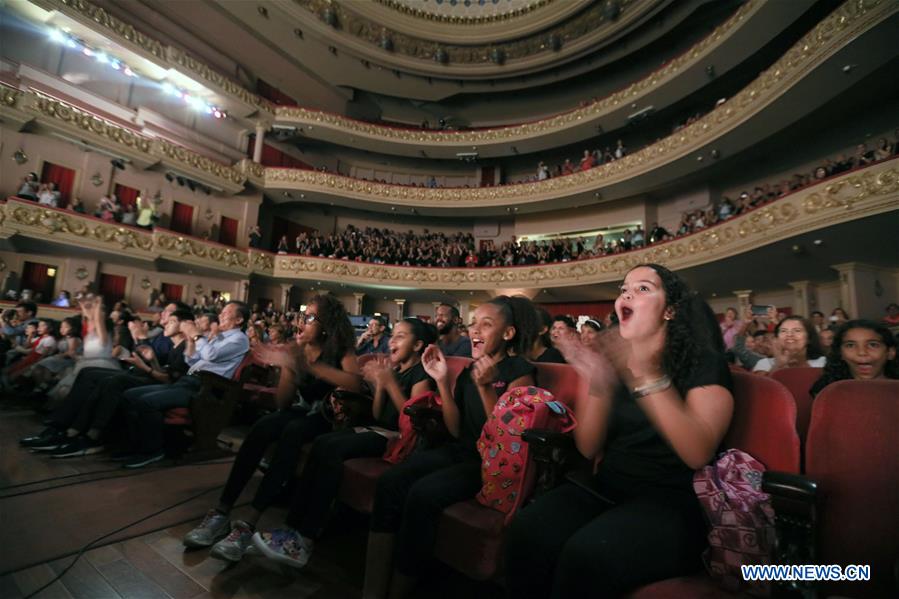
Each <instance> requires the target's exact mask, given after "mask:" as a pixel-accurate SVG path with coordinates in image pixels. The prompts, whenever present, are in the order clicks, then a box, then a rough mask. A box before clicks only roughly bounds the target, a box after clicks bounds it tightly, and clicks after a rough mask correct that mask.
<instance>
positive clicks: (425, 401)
mask: <svg viewBox="0 0 899 599" xmlns="http://www.w3.org/2000/svg"><path fill="white" fill-rule="evenodd" d="M418 405H423V406H426V407H429V408H439V407H440V406H441V402H440V395H439V394H438V393H434V392H433V391H428V392H427V393H422V394H421V395H417V396H415V397H413V398H411V399H409V400H407V401H406V403H404V404H403V411H401V412H400V418H399V431H400V435H399V437H395V438H393V439H391V440H390V441H388V442H387V450H386V451H385V452H384V456H383V459H384V460H386V461H388V462H390V463H391V464H399V463H400V462H402V461H403V460H405V459H406V458H407V457H409V454H411V453H412V452H413V451H415V448H416V447H418V433H417V432H416V430H415V429H414V428H412V419H411V418H410V417H409V416H408V415H407V414H406V412H405V409H406V408H407V407H409V406H418Z"/></svg>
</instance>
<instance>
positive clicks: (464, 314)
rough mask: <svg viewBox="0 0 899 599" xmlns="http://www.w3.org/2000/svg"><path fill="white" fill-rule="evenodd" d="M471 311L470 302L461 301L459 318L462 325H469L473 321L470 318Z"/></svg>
mask: <svg viewBox="0 0 899 599" xmlns="http://www.w3.org/2000/svg"><path fill="white" fill-rule="evenodd" d="M470 311H471V304H470V303H469V301H468V300H459V318H461V319H462V324H464V325H466V326H467V325H468V323H469V321H470V320H471V318H470V316H469V314H468V313H469V312H470Z"/></svg>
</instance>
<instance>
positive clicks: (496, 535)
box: [434, 363, 587, 580]
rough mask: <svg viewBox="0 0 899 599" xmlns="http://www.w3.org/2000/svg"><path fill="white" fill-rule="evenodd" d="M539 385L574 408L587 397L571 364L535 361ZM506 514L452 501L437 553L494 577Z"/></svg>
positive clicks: (466, 570)
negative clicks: (580, 399) (579, 400)
mask: <svg viewBox="0 0 899 599" xmlns="http://www.w3.org/2000/svg"><path fill="white" fill-rule="evenodd" d="M535 366H536V367H537V385H538V386H539V387H542V388H544V389H548V390H549V391H552V393H553V395H554V396H555V398H556V400H558V401H560V402H562V403H564V404H565V405H567V406H568V407H570V408H572V409H574V408H575V404H576V403H577V401H578V398H581V397H586V395H587V381H585V380H584V379H582V378H581V376H580V375H579V374H578V373H577V371H576V370H575V369H574V368H573V367H572V366H569V365H568V364H543V363H538V364H535ZM504 532H505V514H503V513H501V512H498V511H496V510H492V509H490V508H488V507H484V506H483V505H481V504H480V503H478V502H477V501H476V500H474V499H471V500H468V501H463V502H461V503H457V504H455V505H451V506H450V507H448V508H447V509H446V510H444V511H443V514H442V515H441V517H440V524H439V528H438V532H437V544H436V546H435V548H434V555H435V556H436V557H437V559H439V560H440V561H442V562H444V563H445V564H448V565H449V566H451V567H453V568H454V569H456V570H458V571H459V572H462V573H463V574H465V575H466V576H468V577H470V578H473V579H475V580H488V579H491V578H494V577H495V576H496V575H497V574H498V573H499V572H501V569H502V547H503V536H504Z"/></svg>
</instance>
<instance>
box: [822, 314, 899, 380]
mask: <svg viewBox="0 0 899 599" xmlns="http://www.w3.org/2000/svg"><path fill="white" fill-rule="evenodd" d="M880 378H888V379H899V363H897V362H896V338H895V337H893V335H892V334H891V333H890V330H889V329H888V328H886V327H885V326H883V325H882V324H878V323H876V322H874V321H872V320H850V321H848V322H846V323H845V324H843V326H841V327H840V328H839V329H837V332H836V333H835V334H834V338H833V345H831V346H830V355H829V356H828V357H827V365H826V366H825V367H824V373H823V374H822V375H821V378H820V379H818V380H817V381H816V382H815V384H814V385H812V388H811V394H812V395H813V396H815V395H818V393H820V392H821V390H822V389H824V387H826V386H827V385H829V384H831V383H835V382H836V381H844V380H848V379H855V380H871V379H880Z"/></svg>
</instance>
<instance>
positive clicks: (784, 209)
mask: <svg viewBox="0 0 899 599" xmlns="http://www.w3.org/2000/svg"><path fill="white" fill-rule="evenodd" d="M897 210H899V158H892V159H889V160H885V161H882V162H879V163H875V164H872V165H870V166H868V167H865V168H861V169H858V170H855V171H852V172H849V173H846V174H844V175H841V176H837V177H834V178H832V179H828V180H826V181H822V182H820V183H818V184H816V185H812V186H810V187H806V188H804V189H801V190H799V191H796V192H794V193H792V194H789V195H786V196H784V197H782V198H780V199H777V200H774V201H773V202H771V203H768V204H765V205H763V206H761V207H759V208H756V209H754V210H751V211H749V212H746V213H744V214H742V215H740V216H738V217H735V218H731V219H729V220H726V221H724V222H722V223H720V224H718V225H715V226H713V227H709V228H707V229H704V230H702V231H700V232H697V233H694V234H691V235H688V236H685V237H681V238H678V239H674V240H672V241H667V242H663V243H658V244H654V245H651V246H649V247H646V248H643V249H638V250H632V251H628V252H624V253H620V254H614V255H609V256H603V257H597V258H590V259H586V260H578V261H574V262H564V263H558V264H545V265H533V266H512V267H491V268H422V267H403V266H387V265H382V264H369V263H362V262H349V261H345V260H336V259H327V258H312V257H307V256H291V255H275V254H272V253H270V252H265V251H260V250H242V249H235V248H231V247H227V246H222V245H220V244H216V243H212V242H208V241H203V240H201V239H196V238H192V237H188V236H184V235H179V234H177V233H173V232H171V231H167V230H164V229H157V230H155V231H152V232H150V231H145V230H142V229H137V228H134V227H127V226H122V225H117V224H114V223H107V222H104V221H101V220H99V219H96V218H93V217H90V216H84V215H79V214H75V213H72V212H68V211H65V210H59V209H54V208H45V207H42V206H39V205H36V204H35V203H33V202H28V201H25V200H21V199H18V198H10V199H9V200H8V201H7V202H6V203H5V204H3V206H2V210H0V240H3V243H5V244H8V245H12V246H13V247H17V248H18V247H19V246H20V245H21V246H23V247H34V246H35V245H38V246H39V247H40V249H41V251H42V252H43V253H48V252H54V251H58V252H66V253H72V252H76V253H77V252H90V253H91V254H92V255H99V256H101V257H102V256H107V257H108V258H109V259H110V260H111V261H127V262H129V263H133V264H136V265H139V266H143V267H144V268H158V267H165V268H172V269H187V268H190V269H191V270H192V272H198V273H211V274H214V275H216V276H226V277H231V278H240V279H246V278H248V277H251V276H261V277H266V278H274V279H276V280H278V281H280V282H294V281H295V282H301V281H317V282H319V284H320V282H322V281H325V282H331V283H339V284H344V285H348V286H353V287H357V288H360V289H366V288H376V289H381V290H383V289H385V288H388V289H395V290H398V291H399V290H409V289H425V290H439V291H483V290H508V289H516V290H527V289H547V288H564V287H573V286H583V285H592V284H601V283H610V282H614V281H617V280H620V278H621V276H622V275H623V274H624V273H625V272H626V271H627V270H628V269H630V268H632V267H633V266H635V265H637V264H641V263H645V262H657V263H661V264H664V265H666V266H668V267H669V268H672V269H676V270H683V269H688V268H693V267H698V266H702V265H704V264H709V263H712V262H716V261H719V260H722V259H725V258H729V257H733V256H737V255H741V254H747V253H751V252H753V251H756V250H759V249H761V248H764V247H766V246H770V245H772V244H775V243H777V242H779V241H782V240H788V239H791V238H794V237H795V236H797V235H800V234H806V233H809V232H812V231H816V230H819V229H825V228H828V227H832V226H836V225H844V224H846V223H852V222H855V221H860V220H861V219H865V218H867V217H873V216H876V215H885V214H891V215H893V216H892V217H890V218H894V217H895V214H896V211H897ZM882 222H884V223H887V222H888V221H882ZM893 222H894V221H893ZM894 228H895V226H894V225H893V226H889V225H888V226H887V229H889V230H892V229H894ZM872 238H873V237H872ZM887 251H888V252H889V250H887ZM101 259H102V258H101Z"/></svg>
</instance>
